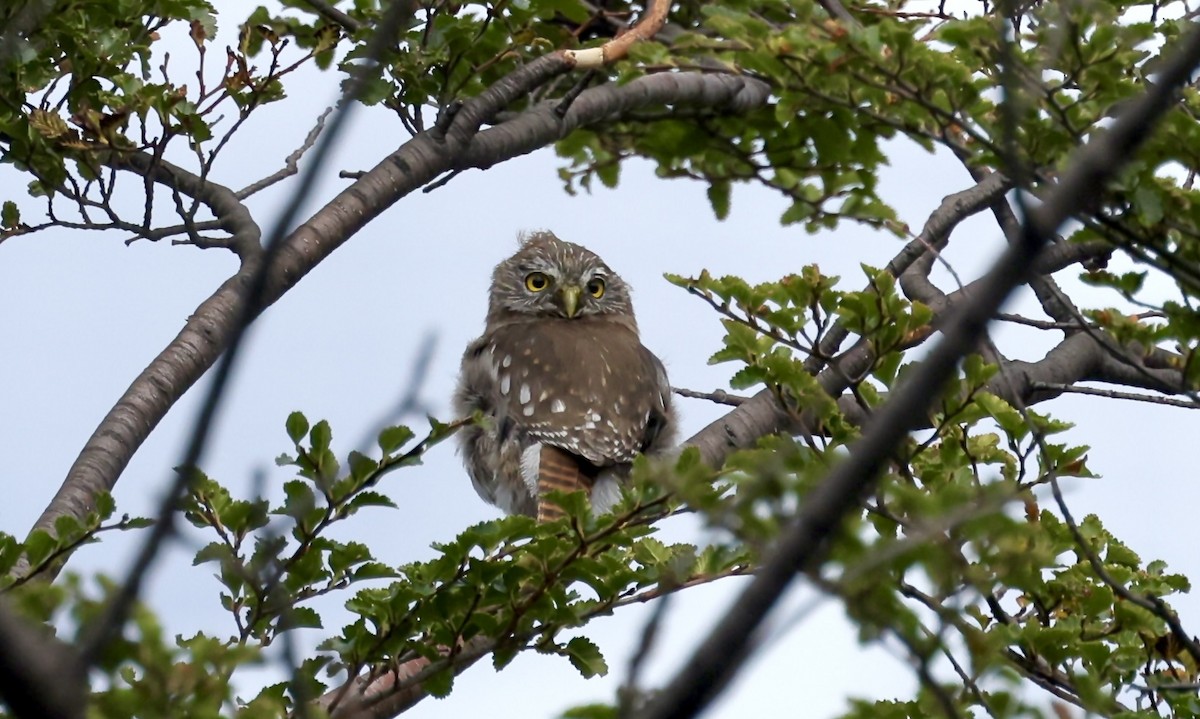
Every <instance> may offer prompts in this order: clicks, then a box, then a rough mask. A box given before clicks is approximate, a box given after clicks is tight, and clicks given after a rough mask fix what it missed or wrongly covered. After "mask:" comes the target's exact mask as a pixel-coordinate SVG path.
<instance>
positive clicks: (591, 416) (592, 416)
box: [587, 412, 600, 422]
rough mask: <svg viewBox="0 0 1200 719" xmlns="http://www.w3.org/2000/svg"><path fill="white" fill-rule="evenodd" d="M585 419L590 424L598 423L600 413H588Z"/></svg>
mask: <svg viewBox="0 0 1200 719" xmlns="http://www.w3.org/2000/svg"><path fill="white" fill-rule="evenodd" d="M587 418H588V419H589V420H590V421H592V422H599V421H600V413H599V412H589V413H588V417H587Z"/></svg>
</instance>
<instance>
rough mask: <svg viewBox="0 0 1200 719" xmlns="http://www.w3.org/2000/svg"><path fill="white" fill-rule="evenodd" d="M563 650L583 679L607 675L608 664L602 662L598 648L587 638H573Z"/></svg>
mask: <svg viewBox="0 0 1200 719" xmlns="http://www.w3.org/2000/svg"><path fill="white" fill-rule="evenodd" d="M563 650H564V651H565V652H566V655H567V657H568V658H569V659H570V660H571V664H572V665H574V667H575V668H576V669H578V670H579V673H580V674H582V675H583V678H584V679H590V678H592V677H594V676H604V675H605V674H608V662H606V661H604V655H603V654H601V653H600V647H598V646H596V645H595V644H594V643H593V642H592V640H590V639H588V638H587V637H575V638H574V639H572V640H571V641H569V642H567V644H566V646H565V647H563Z"/></svg>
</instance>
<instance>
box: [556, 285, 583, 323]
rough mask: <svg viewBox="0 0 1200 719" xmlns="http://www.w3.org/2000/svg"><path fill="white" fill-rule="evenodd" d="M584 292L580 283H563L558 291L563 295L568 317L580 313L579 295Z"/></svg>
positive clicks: (563, 304) (565, 311)
mask: <svg viewBox="0 0 1200 719" xmlns="http://www.w3.org/2000/svg"><path fill="white" fill-rule="evenodd" d="M581 292H583V288H581V287H579V286H578V285H563V286H562V289H560V290H559V291H558V293H559V295H560V296H561V297H562V309H563V312H564V313H566V315H567V317H574V316H575V315H576V314H578V313H579V295H580V293H581Z"/></svg>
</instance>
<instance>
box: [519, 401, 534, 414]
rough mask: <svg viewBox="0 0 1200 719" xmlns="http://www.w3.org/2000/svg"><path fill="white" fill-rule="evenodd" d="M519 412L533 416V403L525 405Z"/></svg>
mask: <svg viewBox="0 0 1200 719" xmlns="http://www.w3.org/2000/svg"><path fill="white" fill-rule="evenodd" d="M521 414H523V415H525V416H526V417H532V416H533V405H531V404H527V405H525V409H523V410H521Z"/></svg>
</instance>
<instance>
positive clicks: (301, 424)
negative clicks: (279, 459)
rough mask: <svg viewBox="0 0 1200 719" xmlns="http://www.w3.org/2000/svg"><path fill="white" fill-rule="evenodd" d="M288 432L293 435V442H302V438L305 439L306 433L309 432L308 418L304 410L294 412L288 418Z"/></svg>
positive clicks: (290, 435)
mask: <svg viewBox="0 0 1200 719" xmlns="http://www.w3.org/2000/svg"><path fill="white" fill-rule="evenodd" d="M286 426H287V433H288V437H291V439H292V442H293V443H295V444H297V445H298V444H300V440H302V439H304V435H306V434H308V418H307V417H305V416H304V413H302V412H292V413H291V414H289V415H288V418H287V424H286Z"/></svg>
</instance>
